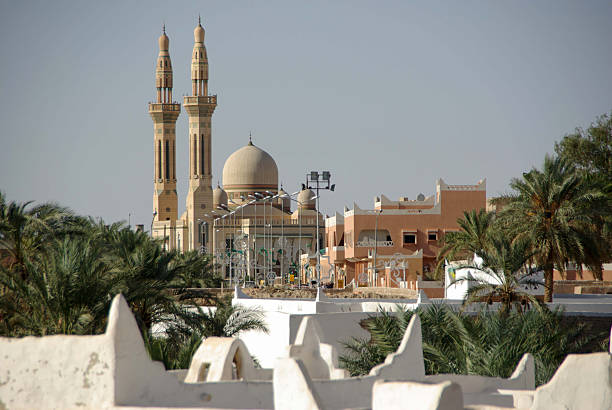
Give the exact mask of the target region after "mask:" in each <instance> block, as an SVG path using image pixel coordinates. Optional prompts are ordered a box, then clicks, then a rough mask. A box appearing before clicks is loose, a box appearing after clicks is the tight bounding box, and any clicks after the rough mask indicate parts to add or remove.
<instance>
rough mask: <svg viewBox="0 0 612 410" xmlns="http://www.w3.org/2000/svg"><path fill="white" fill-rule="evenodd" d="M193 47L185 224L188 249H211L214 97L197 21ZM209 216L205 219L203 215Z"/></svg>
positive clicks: (188, 102)
mask: <svg viewBox="0 0 612 410" xmlns="http://www.w3.org/2000/svg"><path fill="white" fill-rule="evenodd" d="M193 35H194V38H195V44H194V45H193V54H192V57H191V96H188V97H185V100H184V103H183V105H184V106H185V110H186V111H187V114H188V115H189V192H188V193H187V204H186V205H187V206H186V208H187V220H188V221H189V232H190V234H189V238H185V239H186V240H188V241H189V249H199V248H200V246H205V247H206V249H207V251H208V252H211V251H212V248H211V236H212V235H211V234H212V232H211V228H210V226H211V225H212V219H211V217H210V216H211V211H213V209H212V206H213V197H212V186H211V185H212V184H211V180H212V164H211V131H210V129H211V128H210V127H211V118H212V115H213V112H214V111H215V108H216V107H217V96H216V95H208V57H207V56H206V47H204V29H203V28H202V24H201V22H200V21H198V26H197V27H196V28H195V30H194V31H193ZM206 214H208V215H209V216H208V217H206V216H205V215H206Z"/></svg>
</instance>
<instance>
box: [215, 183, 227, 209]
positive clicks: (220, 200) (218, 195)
mask: <svg viewBox="0 0 612 410" xmlns="http://www.w3.org/2000/svg"><path fill="white" fill-rule="evenodd" d="M219 205H227V193H226V192H225V191H224V190H223V188H221V187H220V186H219V185H217V187H216V188H215V189H214V190H213V207H214V208H216V207H218V206H219Z"/></svg>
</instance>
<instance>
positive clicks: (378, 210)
mask: <svg viewBox="0 0 612 410" xmlns="http://www.w3.org/2000/svg"><path fill="white" fill-rule="evenodd" d="M382 211H383V210H382V208H381V209H377V210H376V211H375V212H376V224H375V225H374V274H373V276H374V286H375V287H376V286H377V285H378V273H377V271H376V266H377V265H376V254H377V253H378V215H380V214H382Z"/></svg>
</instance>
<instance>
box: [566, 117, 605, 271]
mask: <svg viewBox="0 0 612 410" xmlns="http://www.w3.org/2000/svg"><path fill="white" fill-rule="evenodd" d="M555 152H556V153H557V154H558V155H559V156H560V157H562V158H564V159H565V160H566V161H568V162H569V163H570V164H573V165H574V166H575V167H576V169H577V170H578V172H579V173H580V174H581V175H582V177H583V178H584V179H585V183H587V184H589V185H591V186H593V187H594V188H595V189H598V190H600V191H601V192H603V193H604V194H605V195H606V196H607V198H608V206H607V208H608V210H609V212H607V213H606V214H604V215H600V216H597V215H596V216H595V218H594V221H593V223H594V225H593V226H594V229H595V230H597V231H598V233H599V236H601V237H602V238H604V240H601V241H596V242H594V243H593V244H592V245H591V246H589V247H588V248H586V249H585V251H586V252H587V255H586V256H587V257H590V258H596V257H597V255H601V256H603V258H604V260H605V262H610V261H612V113H610V114H605V115H602V116H600V117H598V118H597V119H596V120H595V122H594V123H592V124H591V125H590V126H589V127H588V128H587V129H586V130H585V129H582V128H577V129H576V130H575V131H574V132H573V133H571V134H568V135H566V136H565V137H563V139H562V140H561V141H560V142H558V143H555ZM593 248H595V249H596V251H595V252H589V251H590V250H591V249H593ZM580 266H581V265H580ZM580 266H579V267H580Z"/></svg>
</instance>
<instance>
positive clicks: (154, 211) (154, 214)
mask: <svg viewBox="0 0 612 410" xmlns="http://www.w3.org/2000/svg"><path fill="white" fill-rule="evenodd" d="M156 216H157V209H154V210H153V218H152V219H151V238H152V237H153V222H155V217H156Z"/></svg>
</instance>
